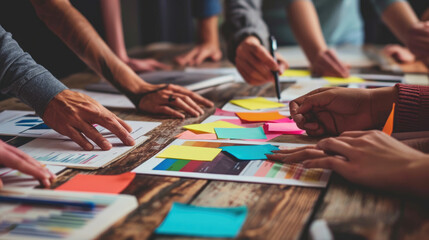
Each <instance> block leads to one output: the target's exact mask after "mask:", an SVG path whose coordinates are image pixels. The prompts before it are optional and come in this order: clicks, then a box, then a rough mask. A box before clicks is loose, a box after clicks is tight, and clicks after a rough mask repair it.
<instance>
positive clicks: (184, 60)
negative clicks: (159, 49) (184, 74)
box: [176, 48, 198, 66]
mask: <svg viewBox="0 0 429 240" xmlns="http://www.w3.org/2000/svg"><path fill="white" fill-rule="evenodd" d="M197 52H198V49H197V48H194V49H192V50H191V51H189V52H188V53H185V54H183V55H181V56H178V57H177V58H176V62H177V63H178V64H179V65H180V66H186V65H189V66H193V65H194V61H193V59H194V57H195V55H196V54H197Z"/></svg>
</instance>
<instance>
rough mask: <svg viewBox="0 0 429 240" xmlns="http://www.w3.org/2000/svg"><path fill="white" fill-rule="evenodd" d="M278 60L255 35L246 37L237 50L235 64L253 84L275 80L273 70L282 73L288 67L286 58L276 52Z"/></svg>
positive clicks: (245, 78) (242, 74)
mask: <svg viewBox="0 0 429 240" xmlns="http://www.w3.org/2000/svg"><path fill="white" fill-rule="evenodd" d="M276 58H277V62H276V61H275V60H274V58H273V57H272V56H271V54H270V53H269V52H268V50H267V49H265V47H264V46H263V45H262V44H261V42H260V41H259V39H258V38H257V37H255V36H249V37H247V38H245V39H244V40H243V41H242V42H241V43H240V45H238V47H237V50H236V57H235V65H236V67H237V70H238V71H239V72H240V74H241V76H242V77H243V78H244V80H246V82H248V83H249V84H252V85H262V84H264V83H267V82H274V76H273V73H272V72H278V73H279V74H282V73H283V72H284V71H285V70H286V69H287V68H288V64H287V62H286V60H284V58H283V57H282V56H281V55H280V54H276Z"/></svg>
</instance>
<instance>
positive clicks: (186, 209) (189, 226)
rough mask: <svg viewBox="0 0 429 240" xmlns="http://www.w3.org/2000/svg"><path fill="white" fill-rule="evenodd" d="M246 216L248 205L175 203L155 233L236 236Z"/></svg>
mask: <svg viewBox="0 0 429 240" xmlns="http://www.w3.org/2000/svg"><path fill="white" fill-rule="evenodd" d="M246 216H247V207H246V206H240V207H231V208H217V207H200V206H194V205H187V204H182V203H173V206H172V207H171V209H170V212H169V213H168V214H167V216H166V217H165V219H164V221H163V222H162V223H161V225H160V226H159V227H158V228H157V229H156V230H155V233H157V234H164V235H181V236H193V237H217V238H234V237H236V236H237V235H238V234H239V233H240V230H241V227H242V226H243V224H244V222H245V220H246Z"/></svg>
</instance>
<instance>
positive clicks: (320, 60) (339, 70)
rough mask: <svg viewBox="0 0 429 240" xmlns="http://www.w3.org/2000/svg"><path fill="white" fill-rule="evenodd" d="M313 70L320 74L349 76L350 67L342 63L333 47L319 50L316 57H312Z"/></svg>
mask: <svg viewBox="0 0 429 240" xmlns="http://www.w3.org/2000/svg"><path fill="white" fill-rule="evenodd" d="M310 62H311V71H312V72H313V73H314V74H316V75H318V76H329V77H341V78H347V77H349V75H350V73H349V69H348V67H347V65H346V64H344V63H342V62H341V61H340V60H339V59H338V57H337V54H336V53H335V52H334V50H332V49H327V50H324V51H321V52H319V54H317V55H316V56H315V58H314V59H310Z"/></svg>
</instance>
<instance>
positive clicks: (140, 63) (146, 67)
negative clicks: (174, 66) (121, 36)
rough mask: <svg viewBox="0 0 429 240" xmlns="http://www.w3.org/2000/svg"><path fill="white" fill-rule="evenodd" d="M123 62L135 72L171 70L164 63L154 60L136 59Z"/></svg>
mask: <svg viewBox="0 0 429 240" xmlns="http://www.w3.org/2000/svg"><path fill="white" fill-rule="evenodd" d="M124 62H125V63H126V64H127V65H128V66H130V68H131V69H132V70H134V71H135V72H152V71H156V70H171V66H169V65H166V64H164V63H161V62H158V61H157V60H155V59H152V58H147V59H137V58H128V59H125V60H124Z"/></svg>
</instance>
